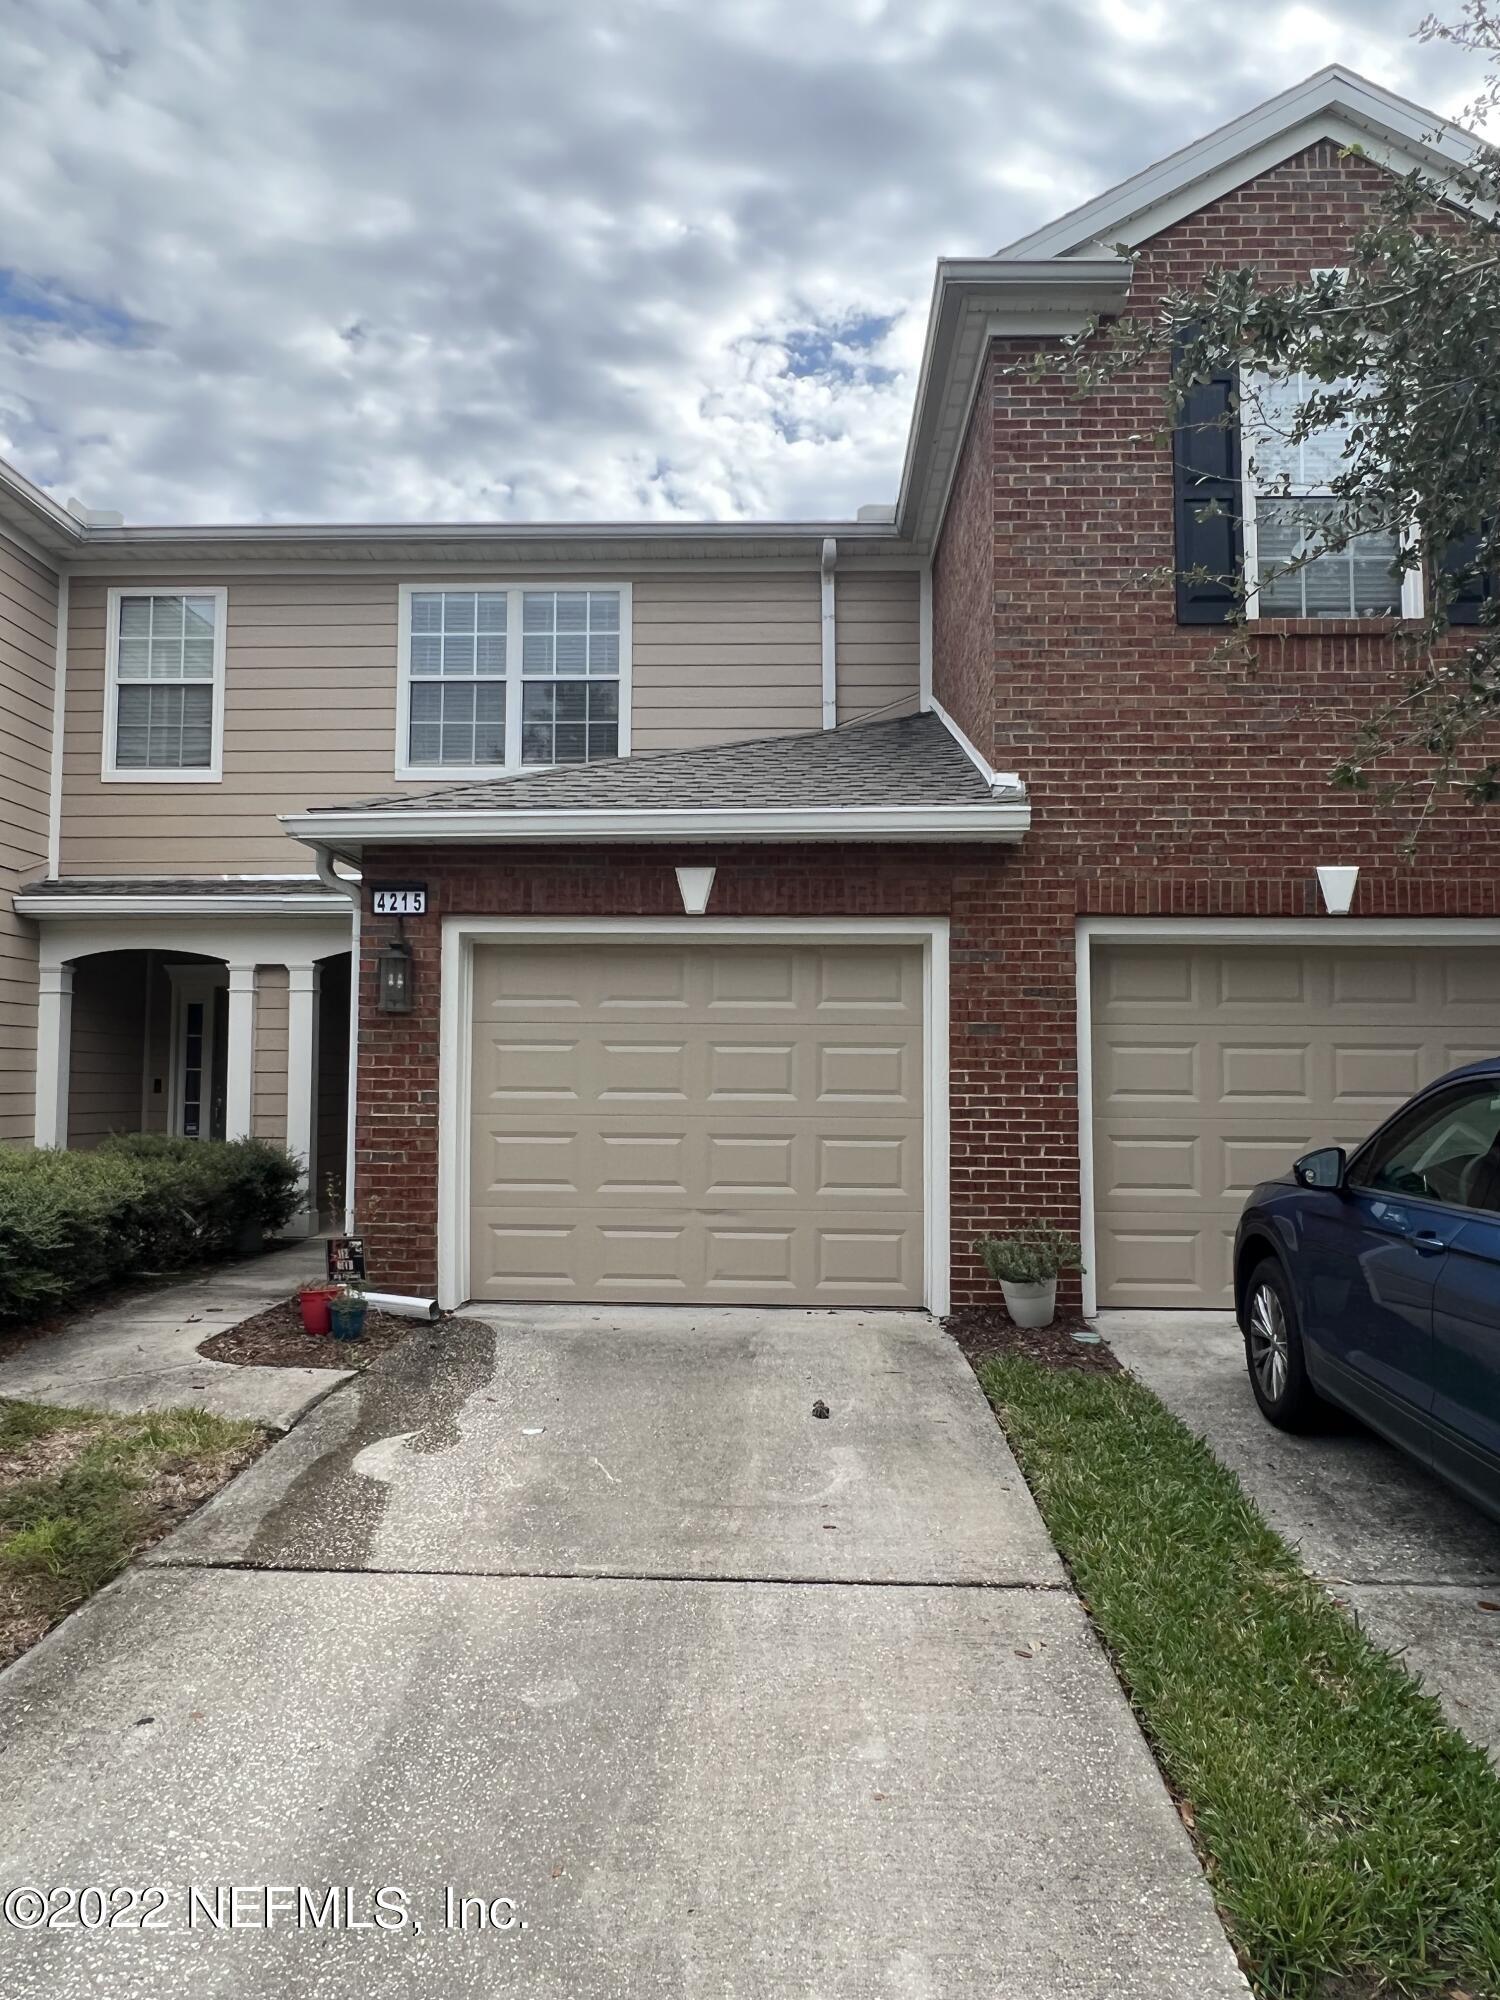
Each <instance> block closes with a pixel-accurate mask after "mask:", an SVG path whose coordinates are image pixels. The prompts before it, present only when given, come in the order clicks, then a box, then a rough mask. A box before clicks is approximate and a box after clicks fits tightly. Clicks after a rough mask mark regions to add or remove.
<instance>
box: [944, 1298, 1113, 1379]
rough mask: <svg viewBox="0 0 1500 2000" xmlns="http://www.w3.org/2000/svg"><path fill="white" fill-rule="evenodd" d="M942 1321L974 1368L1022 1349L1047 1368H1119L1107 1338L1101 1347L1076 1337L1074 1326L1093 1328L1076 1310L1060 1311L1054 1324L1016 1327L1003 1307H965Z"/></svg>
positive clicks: (1098, 1371) (1103, 1371)
mask: <svg viewBox="0 0 1500 2000" xmlns="http://www.w3.org/2000/svg"><path fill="white" fill-rule="evenodd" d="M943 1325H944V1327H946V1329H947V1330H948V1332H949V1333H951V1334H952V1335H953V1338H954V1339H955V1340H956V1341H957V1342H958V1344H959V1346H960V1347H961V1348H962V1349H963V1351H964V1354H965V1356H966V1357H967V1359H968V1361H969V1363H970V1365H971V1366H974V1367H977V1366H978V1364H979V1363H980V1362H981V1361H986V1360H988V1359H989V1358H990V1356H991V1355H996V1354H1020V1355H1023V1356H1024V1357H1025V1359H1026V1360H1028V1361H1036V1362H1039V1363H1040V1364H1041V1366H1042V1367H1043V1368H1073V1369H1077V1370H1078V1371H1079V1372H1080V1373H1081V1374H1085V1375H1118V1374H1119V1373H1120V1363H1119V1361H1118V1359H1117V1358H1116V1355H1115V1351H1114V1349H1113V1348H1112V1347H1111V1346H1110V1345H1109V1343H1108V1342H1107V1341H1103V1340H1101V1341H1100V1342H1099V1344H1098V1346H1097V1347H1096V1346H1093V1345H1091V1344H1089V1343H1087V1342H1084V1341H1081V1340H1075V1339H1074V1338H1073V1335H1074V1333H1075V1331H1078V1332H1092V1331H1093V1329H1092V1328H1091V1327H1090V1326H1089V1323H1088V1321H1087V1320H1086V1319H1082V1318H1080V1317H1079V1315H1078V1314H1077V1313H1059V1314H1058V1316H1057V1318H1056V1319H1055V1320H1053V1322H1052V1324H1051V1326H1017V1325H1016V1323H1015V1321H1014V1320H1013V1319H1012V1318H1011V1316H1010V1314H1009V1313H1008V1312H1007V1311H1006V1310H1005V1308H1004V1306H962V1307H960V1309H959V1310H958V1311H957V1312H955V1313H950V1314H949V1315H948V1317H947V1318H946V1319H945V1320H944V1321H943Z"/></svg>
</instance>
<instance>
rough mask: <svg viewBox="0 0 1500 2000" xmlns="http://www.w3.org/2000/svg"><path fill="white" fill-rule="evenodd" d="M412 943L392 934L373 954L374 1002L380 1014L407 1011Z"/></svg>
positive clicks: (406, 1012)
mask: <svg viewBox="0 0 1500 2000" xmlns="http://www.w3.org/2000/svg"><path fill="white" fill-rule="evenodd" d="M413 984H414V981H413V977H412V957H411V946H410V945H409V944H408V943H407V942H406V939H405V938H404V937H394V938H392V939H391V941H390V943H389V944H383V945H382V946H381V947H380V949H379V951H378V952H376V954H375V1005H376V1007H377V1009H378V1010H379V1012H380V1013H382V1014H409V1013H410V1012H411V1002H412V987H413Z"/></svg>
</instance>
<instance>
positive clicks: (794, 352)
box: [781, 313, 896, 383]
mask: <svg viewBox="0 0 1500 2000" xmlns="http://www.w3.org/2000/svg"><path fill="white" fill-rule="evenodd" d="M895 323H896V315H895V314H894V313H883V314H877V313H864V314H861V315H860V316H858V317H857V318H855V319H848V320H843V321H841V322H838V323H836V324H834V325H830V326H799V327H794V328H793V330H792V331H791V332H790V333H788V334H785V335H783V337H782V342H781V344H782V346H783V347H784V348H785V349H786V372H787V373H788V375H795V376H797V377H799V378H800V377H804V376H808V375H822V376H825V377H827V378H828V379H829V380H830V381H834V382H876V383H879V382H893V381H894V380H895V379H896V371H895V369H894V368H882V367H880V366H879V365H878V364H877V363H875V362H873V361H869V360H866V359H865V358H864V357H863V354H862V352H861V350H868V349H869V348H872V347H874V346H875V345H876V344H877V343H878V342H880V341H882V340H884V338H885V336H886V335H887V334H888V333H889V332H890V330H891V328H892V327H893V326H894V325H895Z"/></svg>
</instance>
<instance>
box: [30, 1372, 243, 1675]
mask: <svg viewBox="0 0 1500 2000" xmlns="http://www.w3.org/2000/svg"><path fill="white" fill-rule="evenodd" d="M262 1442H263V1439H262V1433H261V1432H260V1431H259V1430H258V1429H257V1427H256V1426H255V1425H254V1424H247V1423H234V1422H230V1421H229V1420H227V1419H225V1418H223V1417H215V1416H211V1415H210V1414H209V1413H208V1412H207V1411H205V1410H192V1409H173V1410H153V1411H148V1412H146V1413H145V1414H143V1415H141V1416H111V1415H109V1414H107V1413H105V1412H103V1411H100V1410H79V1409H58V1408H55V1407H53V1406H52V1405H51V1404H47V1403H22V1402H0V1665H3V1664H4V1663H5V1662H6V1661H8V1660H10V1659H13V1658H14V1657H15V1656H16V1654H17V1653H20V1652H23V1651H24V1650H25V1648H26V1647H27V1646H29V1645H31V1644H32V1643H33V1641H35V1640H36V1639H38V1638H40V1637H41V1635H42V1633H43V1632H45V1631H46V1630H47V1628H48V1627H49V1626H50V1625H53V1624H55V1623H56V1621H57V1620H58V1619H59V1618H61V1617H62V1616H63V1615H64V1613H66V1612H68V1611H71V1610H72V1609H73V1608H74V1606H75V1605H78V1604H81V1603H82V1602H83V1600H84V1599H85V1598H86V1597H89V1596H91V1595H92V1594H93V1592H94V1591H96V1590H98V1589H99V1588H100V1586H101V1585H103V1584H105V1583H108V1581H109V1580H110V1578H111V1577H112V1576H114V1575H116V1574H117V1573H118V1572H119V1571H120V1570H121V1569H123V1568H124V1567H125V1565H126V1563H128V1562H129V1561H130V1560H131V1558H132V1557H133V1556H134V1555H136V1554H137V1553H138V1552H139V1551H140V1550H141V1549H143V1548H145V1547H147V1546H148V1545H149V1544H150V1543H151V1542H153V1541H156V1540H157V1539H159V1537H160V1536H161V1535H163V1534H164V1533H165V1532H166V1531H167V1529H168V1528H170V1527H172V1526H173V1525H174V1524H175V1523H176V1522H177V1521H178V1520H180V1519H181V1518H182V1516H183V1515H184V1514H186V1513H188V1512H189V1511H190V1510H191V1509H192V1508H193V1507H195V1506H197V1504H198V1503H199V1501H200V1500H203V1499H205V1498H206V1497H207V1496H208V1494H210V1493H212V1492H215V1491H216V1490H217V1489H218V1488H219V1487H220V1486H222V1485H223V1484H224V1482H225V1480H226V1479H229V1478H231V1477H232V1476H233V1475H234V1473H236V1472H237V1471H238V1470H239V1469H240V1467H241V1466H242V1465H245V1464H247V1463H248V1461H249V1460H250V1459H251V1458H253V1457H254V1456H255V1453H256V1451H257V1450H258V1449H259V1447H260V1445H261V1443H262Z"/></svg>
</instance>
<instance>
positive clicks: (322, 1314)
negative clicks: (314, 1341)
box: [297, 1285, 339, 1333]
mask: <svg viewBox="0 0 1500 2000" xmlns="http://www.w3.org/2000/svg"><path fill="white" fill-rule="evenodd" d="M338 1294H339V1287H338V1286H337V1285H304V1286H303V1288H302V1290H301V1291H300V1292H299V1293H298V1294H297V1303H298V1305H299V1306H301V1308H302V1324H303V1326H305V1327H306V1329H307V1331H308V1332H309V1333H331V1332H332V1331H333V1323H332V1319H331V1317H330V1314H329V1310H328V1309H329V1307H330V1306H331V1305H332V1303H333V1301H334V1300H335V1299H336V1298H337V1297H338Z"/></svg>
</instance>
